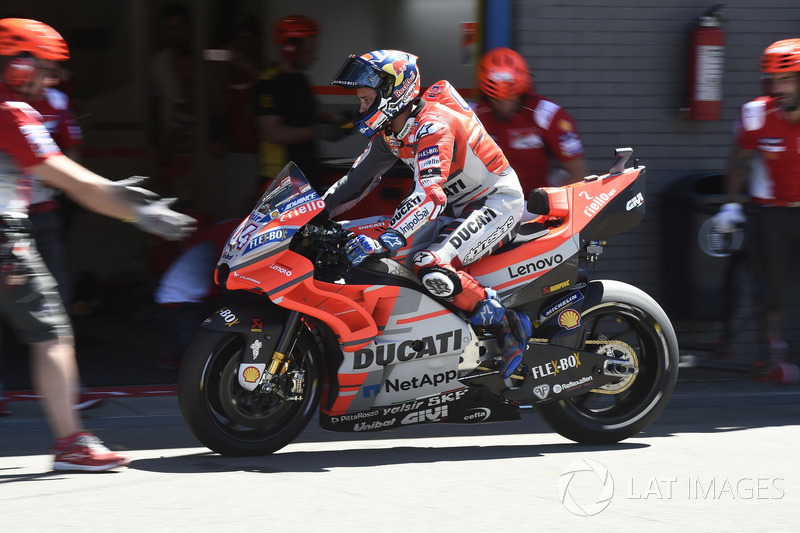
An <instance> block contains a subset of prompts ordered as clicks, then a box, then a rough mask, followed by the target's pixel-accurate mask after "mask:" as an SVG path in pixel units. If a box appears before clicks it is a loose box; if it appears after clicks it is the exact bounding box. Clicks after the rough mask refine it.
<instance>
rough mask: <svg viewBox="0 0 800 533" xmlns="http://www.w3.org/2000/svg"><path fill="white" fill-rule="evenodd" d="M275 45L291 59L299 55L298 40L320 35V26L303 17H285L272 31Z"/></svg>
mask: <svg viewBox="0 0 800 533" xmlns="http://www.w3.org/2000/svg"><path fill="white" fill-rule="evenodd" d="M272 33H273V38H274V39H275V44H277V45H278V47H279V48H280V50H281V53H283V54H284V55H286V56H289V57H290V58H291V57H293V56H294V55H295V54H296V53H297V43H296V42H295V41H296V39H305V38H306V37H311V36H313V35H317V34H318V33H320V29H319V25H318V24H317V23H316V22H314V21H313V20H311V19H310V18H308V17H304V16H303V15H289V16H287V17H283V18H282V19H280V20H279V21H278V22H276V23H275V26H274V27H273V29H272Z"/></svg>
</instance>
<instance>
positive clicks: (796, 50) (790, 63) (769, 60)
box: [761, 39, 800, 74]
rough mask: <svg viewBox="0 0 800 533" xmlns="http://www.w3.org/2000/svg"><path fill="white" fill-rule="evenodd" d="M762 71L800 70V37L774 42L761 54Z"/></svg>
mask: <svg viewBox="0 0 800 533" xmlns="http://www.w3.org/2000/svg"><path fill="white" fill-rule="evenodd" d="M761 72H764V73H766V74H774V73H777V72H800V39H784V40H782V41H777V42H774V43H772V44H771V45H769V46H768V47H767V49H766V50H764V52H763V53H762V54H761Z"/></svg>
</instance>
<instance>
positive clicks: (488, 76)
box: [478, 47, 533, 100]
mask: <svg viewBox="0 0 800 533" xmlns="http://www.w3.org/2000/svg"><path fill="white" fill-rule="evenodd" d="M478 89H479V90H480V91H481V92H482V93H483V94H485V95H486V96H488V97H489V98H494V99H495V100H509V99H511V98H516V97H517V96H519V95H521V94H525V93H527V92H528V91H531V90H533V84H532V83H531V75H530V72H529V71H528V64H527V63H526V62H525V59H523V57H522V56H521V55H519V54H518V53H517V52H515V51H514V50H511V49H510V48H504V47H499V48H493V49H491V50H489V51H488V52H486V53H485V54H483V57H482V58H481V61H480V63H479V64H478Z"/></svg>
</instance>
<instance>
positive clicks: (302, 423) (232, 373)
mask: <svg viewBox="0 0 800 533" xmlns="http://www.w3.org/2000/svg"><path fill="white" fill-rule="evenodd" d="M244 341H245V339H244V337H243V336H241V335H237V334H235V333H230V332H220V331H207V330H201V331H200V332H198V334H197V335H196V336H195V337H194V339H193V340H192V342H191V344H190V345H189V348H188V349H187V352H186V355H185V356H184V359H183V362H182V363H181V373H180V377H179V381H178V400H179V403H180V408H181V413H182V414H183V418H184V420H185V422H186V424H187V425H188V426H189V428H190V429H191V430H192V433H194V435H195V437H197V439H198V440H199V441H200V442H202V443H203V444H204V445H205V446H207V447H208V448H210V449H212V450H214V451H215V452H218V453H220V454H222V455H231V456H246V455H267V454H270V453H272V452H274V451H276V450H279V449H280V448H283V447H284V446H286V445H287V444H289V443H290V442H292V441H293V440H294V439H295V438H296V437H297V436H298V435H299V434H300V433H301V432H302V431H303V429H304V428H305V427H306V425H307V424H308V422H309V421H310V420H311V418H312V417H313V416H314V411H315V410H316V407H317V404H318V402H319V396H320V391H321V385H320V383H321V382H320V377H321V366H320V357H319V354H318V352H317V351H316V349H315V344H314V343H313V342H312V341H311V339H310V338H309V336H308V335H303V334H301V335H300V336H299V337H298V338H297V340H296V342H295V343H294V346H293V347H292V349H291V351H290V353H289V354H288V356H289V368H288V370H287V372H286V373H285V374H284V375H283V376H282V379H281V380H280V382H279V383H278V384H277V386H276V387H274V388H273V391H271V392H269V393H264V392H261V391H260V390H259V389H256V390H255V391H248V390H245V389H243V388H242V387H241V386H240V385H239V381H238V371H239V364H240V363H241V361H242V356H243V353H244V351H245V342H244Z"/></svg>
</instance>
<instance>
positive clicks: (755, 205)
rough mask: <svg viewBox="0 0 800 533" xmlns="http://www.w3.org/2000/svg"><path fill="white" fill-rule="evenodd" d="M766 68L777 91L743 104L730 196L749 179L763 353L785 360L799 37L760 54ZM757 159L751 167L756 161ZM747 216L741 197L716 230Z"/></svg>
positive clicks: (798, 203)
mask: <svg viewBox="0 0 800 533" xmlns="http://www.w3.org/2000/svg"><path fill="white" fill-rule="evenodd" d="M761 72H762V73H764V74H766V75H767V76H769V81H770V85H771V91H772V94H771V96H769V97H763V96H762V97H759V98H756V99H755V100H752V101H750V102H748V103H746V104H744V105H743V106H742V108H741V114H740V116H739V119H738V121H737V123H736V136H735V144H734V148H733V152H732V155H731V157H730V163H729V168H728V176H727V182H726V183H727V185H726V187H727V191H726V192H727V193H728V194H729V195H730V200H733V199H734V198H735V196H736V195H738V194H740V193H742V192H743V189H744V185H745V182H746V181H747V180H748V176H749V178H750V183H749V187H748V189H749V194H750V197H751V199H750V200H751V205H750V206H748V218H749V221H748V224H747V225H746V234H747V236H748V239H747V242H748V246H749V250H750V251H751V253H750V254H749V256H750V259H751V260H752V262H753V267H754V271H755V273H756V275H757V277H758V278H760V279H761V281H762V283H763V287H762V292H763V294H762V295H761V296H762V298H763V301H762V302H761V304H762V306H763V311H764V312H763V313H761V316H763V317H764V321H763V324H762V335H763V342H762V346H763V349H762V352H761V354H760V356H761V359H762V360H766V359H771V360H772V362H773V363H779V362H783V361H782V360H783V359H784V358H785V357H786V355H787V344H786V341H785V340H784V338H783V335H782V333H781V331H782V328H783V322H784V319H785V317H786V310H787V307H788V304H789V302H788V298H789V295H790V294H791V291H790V290H788V288H789V287H791V285H792V281H793V280H794V279H795V277H796V270H797V261H796V256H795V254H796V253H797V250H798V249H800V39H786V40H782V41H777V42H775V43H773V44H772V45H770V46H769V47H767V48H766V50H764V52H763V54H762V55H761ZM754 155H757V156H758V159H759V160H760V162H759V164H758V165H757V166H756V167H754V169H753V171H752V172H751V169H750V161H751V159H752V156H754ZM744 222H745V215H744V210H743V209H742V206H741V204H738V203H733V201H731V202H729V203H726V204H724V205H723V206H722V207H721V208H720V211H719V213H718V214H717V215H716V216H715V217H714V221H713V224H714V227H715V229H716V230H718V231H723V232H730V231H734V230H735V229H736V227H737V226H738V225H739V224H742V223H744Z"/></svg>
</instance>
